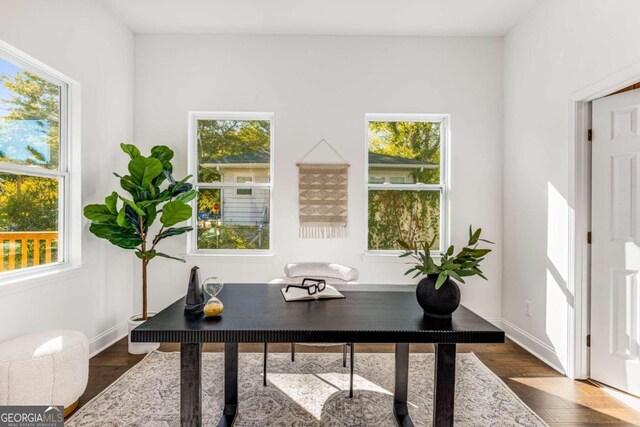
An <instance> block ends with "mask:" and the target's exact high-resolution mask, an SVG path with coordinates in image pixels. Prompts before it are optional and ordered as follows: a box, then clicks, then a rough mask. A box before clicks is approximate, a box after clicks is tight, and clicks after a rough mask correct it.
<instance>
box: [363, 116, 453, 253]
mask: <svg viewBox="0 0 640 427" xmlns="http://www.w3.org/2000/svg"><path fill="white" fill-rule="evenodd" d="M366 120H367V160H368V165H367V193H368V197H367V224H368V230H367V250H368V251H372V252H376V251H397V250H400V249H401V247H400V245H399V244H398V240H404V241H407V242H411V241H414V242H420V241H428V242H431V240H432V239H433V238H435V243H434V246H433V247H432V250H433V251H438V250H439V249H440V248H442V247H445V245H446V241H445V240H446V237H447V233H446V229H445V226H444V225H445V219H446V214H445V208H446V203H445V196H446V188H447V187H446V184H447V183H446V176H447V174H446V170H445V165H446V162H445V153H446V116H440V115H437V116H436V115H388V114H386V115H378V114H370V115H367V116H366Z"/></svg>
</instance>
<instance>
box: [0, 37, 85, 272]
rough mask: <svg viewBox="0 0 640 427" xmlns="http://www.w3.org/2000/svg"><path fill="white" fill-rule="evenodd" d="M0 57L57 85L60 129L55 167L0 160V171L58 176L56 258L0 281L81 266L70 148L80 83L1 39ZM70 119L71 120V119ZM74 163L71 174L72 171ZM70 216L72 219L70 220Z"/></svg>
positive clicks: (73, 157)
mask: <svg viewBox="0 0 640 427" xmlns="http://www.w3.org/2000/svg"><path fill="white" fill-rule="evenodd" d="M0 59H2V60H4V61H7V62H9V63H11V64H13V65H15V66H18V67H20V68H21V69H22V70H25V71H28V72H30V73H32V74H34V75H36V76H37V77H39V78H41V79H43V80H46V81H48V82H49V83H52V84H55V85H57V86H59V87H60V112H59V115H60V129H59V138H60V142H59V148H60V153H59V163H58V168H57V169H46V168H43V167H40V166H36V165H30V166H28V165H19V164H15V163H11V162H4V161H0V173H7V174H12V175H24V176H32V177H41V178H52V179H57V180H58V183H59V184H58V185H59V186H58V260H57V261H54V262H51V263H48V264H41V265H37V266H31V267H25V268H17V269H15V270H7V271H3V272H0V284H3V283H5V282H11V281H13V280H15V279H18V278H20V280H21V279H28V278H30V277H32V276H38V277H40V276H41V275H42V274H46V273H47V272H53V271H59V270H60V269H61V268H67V267H71V266H80V262H81V258H80V239H81V236H80V227H79V225H78V226H74V225H73V224H75V222H76V219H77V218H78V215H77V214H75V212H74V209H75V208H76V207H77V206H79V205H80V204H81V201H80V200H79V195H80V189H79V187H80V182H79V177H78V176H77V175H79V170H80V168H79V165H78V163H79V150H76V151H77V152H74V151H72V149H71V147H72V143H73V142H74V141H75V140H76V139H79V123H76V121H78V120H79V119H80V115H79V108H78V104H79V102H80V99H79V97H80V85H79V84H78V83H77V82H76V81H74V80H73V79H71V78H69V77H67V76H65V75H63V74H61V73H59V72H58V71H56V70H54V69H52V68H51V67H49V66H47V65H46V64H44V63H42V62H40V61H38V60H36V59H34V58H32V57H31V56H29V55H27V54H25V53H23V52H22V51H20V50H18V49H16V48H14V47H13V46H11V45H9V44H7V43H4V42H2V41H1V40H0ZM72 120H73V122H72ZM72 164H73V174H72V173H71V170H72ZM72 217H73V223H72Z"/></svg>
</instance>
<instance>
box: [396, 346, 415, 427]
mask: <svg viewBox="0 0 640 427" xmlns="http://www.w3.org/2000/svg"><path fill="white" fill-rule="evenodd" d="M408 390H409V344H407V343H397V344H396V385H395V389H394V392H393V415H394V416H395V417H396V422H397V423H398V426H400V427H412V426H413V421H411V417H410V416H409V409H408V408H407V394H408Z"/></svg>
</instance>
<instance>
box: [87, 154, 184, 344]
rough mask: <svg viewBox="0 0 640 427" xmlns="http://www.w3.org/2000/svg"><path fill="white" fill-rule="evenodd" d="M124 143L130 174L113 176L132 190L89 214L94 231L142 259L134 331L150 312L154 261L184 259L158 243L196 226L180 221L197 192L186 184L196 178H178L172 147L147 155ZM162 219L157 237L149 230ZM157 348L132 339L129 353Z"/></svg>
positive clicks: (93, 206) (115, 194)
mask: <svg viewBox="0 0 640 427" xmlns="http://www.w3.org/2000/svg"><path fill="white" fill-rule="evenodd" d="M120 147H121V148H122V151H124V152H125V153H126V154H128V155H129V158H130V160H129V165H128V171H129V173H128V175H119V174H117V173H114V175H115V176H116V177H117V178H119V179H120V187H121V188H122V190H124V192H126V193H128V194H126V195H122V194H119V193H118V192H116V191H114V192H112V193H111V194H110V195H108V196H107V197H105V199H104V204H91V205H87V206H86V207H85V208H84V216H85V217H87V218H88V219H89V220H90V221H91V226H90V227H89V231H90V232H91V233H93V234H94V235H96V236H97V237H99V238H102V239H106V240H108V241H109V242H110V243H112V244H114V245H116V246H118V247H121V248H123V249H129V250H133V251H134V252H135V254H136V256H137V257H138V258H139V259H140V261H141V263H142V313H141V314H139V315H136V316H133V317H132V318H131V319H130V321H129V329H130V330H131V329H132V328H133V327H135V326H137V325H138V324H140V323H142V322H144V321H145V320H147V318H148V317H149V315H150V314H151V313H148V312H147V267H148V265H149V263H150V262H151V260H152V259H154V258H156V257H163V258H170V259H174V260H178V261H182V262H185V260H183V259H181V258H177V257H174V256H171V255H167V254H165V253H163V252H160V251H159V250H158V249H157V246H158V243H160V242H161V241H162V240H164V239H166V238H168V237H172V236H178V235H180V234H184V233H187V232H189V231H191V230H193V227H189V226H183V227H176V225H178V224H179V223H181V222H184V221H186V220H188V219H189V218H191V215H192V208H191V205H190V204H189V202H190V201H191V200H193V198H194V197H195V196H196V190H194V189H193V186H192V185H191V184H190V183H188V182H187V180H189V178H191V176H187V177H186V178H183V179H181V180H175V179H174V178H173V175H172V173H173V166H172V164H171V159H172V158H173V151H172V150H171V149H169V148H168V147H166V146H164V145H158V146H155V147H153V148H152V149H151V153H150V155H149V156H148V157H147V156H143V155H142V154H141V153H140V150H139V149H138V148H137V147H135V146H134V145H131V144H120ZM157 219H159V222H160V227H159V228H158V229H157V232H156V233H155V235H154V234H153V232H151V231H150V230H151V228H152V227H153V226H154V224H155V222H156V220H157ZM155 347H156V345H153V344H152V345H151V346H149V345H145V344H132V343H131V341H129V352H130V353H144V352H147V351H149V350H150V349H152V348H155Z"/></svg>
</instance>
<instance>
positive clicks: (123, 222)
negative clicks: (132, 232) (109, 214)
mask: <svg viewBox="0 0 640 427" xmlns="http://www.w3.org/2000/svg"><path fill="white" fill-rule="evenodd" d="M126 213H127V208H125V207H124V206H123V207H122V209H120V212H118V216H117V218H116V222H117V223H118V225H119V226H120V227H127V226H128V225H129V226H130V225H131V224H129V223H128V222H127V217H126Z"/></svg>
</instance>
